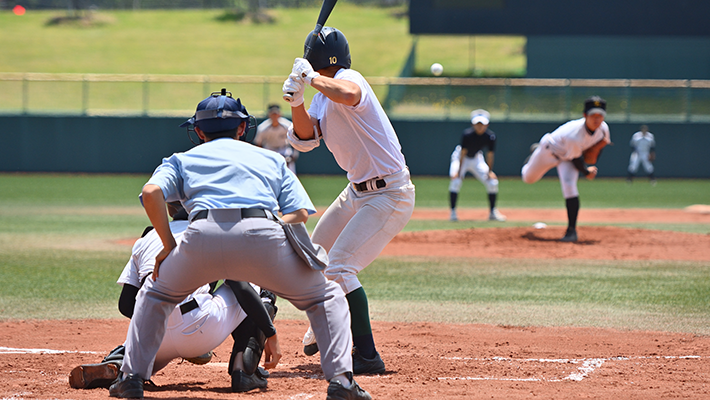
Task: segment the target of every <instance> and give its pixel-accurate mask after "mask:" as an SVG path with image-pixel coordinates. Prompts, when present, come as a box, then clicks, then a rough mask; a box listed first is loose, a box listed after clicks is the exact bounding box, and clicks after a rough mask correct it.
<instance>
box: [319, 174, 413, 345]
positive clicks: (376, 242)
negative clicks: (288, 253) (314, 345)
mask: <svg viewBox="0 0 710 400" xmlns="http://www.w3.org/2000/svg"><path fill="white" fill-rule="evenodd" d="M382 179H384V180H385V182H386V184H387V186H385V187H383V188H380V189H374V190H370V191H365V192H359V191H357V190H355V188H354V187H353V185H352V184H348V186H347V187H346V188H345V189H344V190H343V191H342V192H341V193H340V195H339V196H338V197H337V198H336V199H335V200H334V201H333V203H332V204H331V205H330V206H329V207H328V209H327V210H326V211H325V213H323V216H322V217H321V218H320V220H318V223H317V224H316V227H315V229H314V230H313V242H314V243H317V244H320V245H321V246H323V248H325V249H326V251H328V259H329V262H328V267H327V268H326V269H325V275H326V276H327V277H328V279H330V280H333V281H335V282H337V283H338V284H339V285H340V286H341V287H342V288H343V291H345V293H346V294H347V293H350V292H352V291H354V290H356V289H358V288H360V287H362V284H361V283H360V281H359V280H358V278H357V274H358V272H360V271H362V270H363V269H365V267H367V266H368V265H370V263H372V262H373V261H374V260H375V258H377V256H378V255H379V254H380V253H381V252H382V250H383V249H384V248H385V246H386V245H387V243H389V242H390V241H391V240H392V238H394V237H395V235H397V233H399V232H400V231H401V230H402V228H404V226H405V225H407V222H409V218H410V217H411V216H412V212H413V211H414V185H413V184H412V182H411V180H410V179H409V170H404V171H401V172H399V173H396V174H393V175H389V176H385V177H383V178H382ZM320 343H321V342H320V340H318V347H319V348H320Z"/></svg>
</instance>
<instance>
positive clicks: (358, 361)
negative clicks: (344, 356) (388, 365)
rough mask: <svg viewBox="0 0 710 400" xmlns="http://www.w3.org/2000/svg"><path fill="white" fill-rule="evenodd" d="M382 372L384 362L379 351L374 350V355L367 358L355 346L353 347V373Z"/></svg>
mask: <svg viewBox="0 0 710 400" xmlns="http://www.w3.org/2000/svg"><path fill="white" fill-rule="evenodd" d="M384 372H385V362H384V361H382V358H381V357H380V353H378V352H375V357H373V358H371V359H368V358H365V357H363V356H362V354H360V351H359V350H358V349H357V347H353V373H354V374H355V375H363V374H382V373H384Z"/></svg>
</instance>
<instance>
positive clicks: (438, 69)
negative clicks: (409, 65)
mask: <svg viewBox="0 0 710 400" xmlns="http://www.w3.org/2000/svg"><path fill="white" fill-rule="evenodd" d="M442 72H444V66H443V65H441V64H439V63H434V64H432V65H431V73H432V74H434V76H439V75H441V73H442Z"/></svg>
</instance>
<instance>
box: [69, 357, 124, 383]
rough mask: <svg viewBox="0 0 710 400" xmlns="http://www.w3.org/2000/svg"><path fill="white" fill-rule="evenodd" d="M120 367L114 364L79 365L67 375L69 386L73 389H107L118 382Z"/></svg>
mask: <svg viewBox="0 0 710 400" xmlns="http://www.w3.org/2000/svg"><path fill="white" fill-rule="evenodd" d="M119 374H120V366H119V365H118V364H116V363H114V362H102V363H100V364H84V365H80V366H78V367H76V368H74V369H73V370H71V372H70V373H69V386H71V387H72V388H74V389H93V388H105V389H108V388H109V387H110V386H111V384H113V383H114V382H116V381H117V380H118V376H119Z"/></svg>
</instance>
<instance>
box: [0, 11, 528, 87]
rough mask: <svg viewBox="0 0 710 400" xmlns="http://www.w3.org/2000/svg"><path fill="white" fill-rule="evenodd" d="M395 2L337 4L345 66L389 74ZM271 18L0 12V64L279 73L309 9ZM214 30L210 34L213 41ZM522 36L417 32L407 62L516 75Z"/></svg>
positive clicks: (397, 26) (335, 21) (399, 60)
mask: <svg viewBox="0 0 710 400" xmlns="http://www.w3.org/2000/svg"><path fill="white" fill-rule="evenodd" d="M404 11H405V9H404V8H380V7H363V6H356V5H353V4H346V3H343V4H338V5H337V7H336V9H335V10H334V12H333V14H332V15H331V17H330V18H329V19H328V25H329V26H335V27H338V28H339V29H341V30H342V31H343V32H344V33H345V34H346V36H347V38H348V41H349V42H350V43H351V46H350V51H351V54H352V57H353V68H355V69H357V70H359V71H360V72H361V73H362V74H363V75H365V76H385V77H392V76H398V75H399V73H400V71H401V69H402V67H403V66H404V62H405V60H406V58H407V55H408V54H409V51H410V48H411V46H412V43H413V40H414V36H412V35H411V34H409V21H408V19H407V18H406V17H402V16H401V15H402V14H403V13H404ZM268 13H269V14H270V15H272V16H273V18H274V21H275V22H274V23H272V24H268V23H264V24H255V23H252V22H234V21H225V20H223V19H221V18H220V17H222V16H223V15H224V10H218V9H217V10H209V9H208V10H142V11H110V10H109V11H101V12H99V13H98V14H97V15H96V18H95V20H96V21H97V23H96V24H95V25H94V26H88V27H87V26H82V25H78V24H76V25H49V24H48V22H49V21H50V20H52V19H53V18H56V17H58V16H63V15H65V14H66V13H65V12H64V11H62V10H54V11H35V10H31V11H29V12H28V13H27V14H25V15H23V16H21V17H20V16H16V15H14V14H13V13H12V12H11V11H10V10H7V11H2V12H0V37H4V38H5V39H6V40H2V41H0V54H2V55H3V57H0V72H51V73H104V74H116V73H122V74H123V73H128V74H188V75H192V74H195V75H266V76H284V77H285V76H288V73H289V72H290V70H291V64H292V63H293V59H294V58H295V57H299V56H300V55H301V54H302V52H303V42H304V40H305V37H306V35H307V34H308V32H309V31H310V30H311V29H313V24H314V21H315V16H317V15H318V9H317V8H299V9H280V8H279V9H270V10H268ZM215 38H218V39H217V40H215ZM524 46H525V38H523V37H505V36H476V37H471V38H469V37H468V36H439V35H436V36H434V35H427V36H421V37H419V45H418V49H419V51H418V56H417V63H416V70H417V71H418V73H420V74H422V75H427V76H430V75H431V74H430V72H429V66H430V65H431V64H432V63H434V62H439V63H442V64H443V65H444V66H445V68H446V70H445V71H446V74H449V73H451V74H454V75H465V74H466V73H467V71H469V70H470V71H472V72H473V70H475V71H476V74H478V75H481V74H484V73H486V71H490V73H499V74H503V75H506V76H510V75H515V74H518V75H522V74H523V73H524V70H525V64H526V59H525V54H524Z"/></svg>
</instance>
